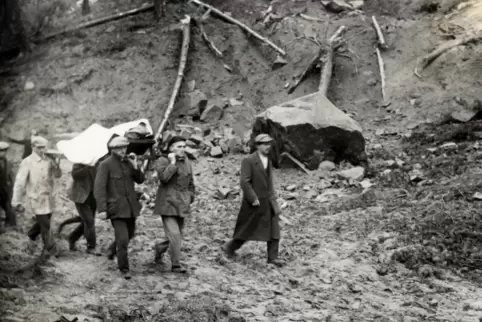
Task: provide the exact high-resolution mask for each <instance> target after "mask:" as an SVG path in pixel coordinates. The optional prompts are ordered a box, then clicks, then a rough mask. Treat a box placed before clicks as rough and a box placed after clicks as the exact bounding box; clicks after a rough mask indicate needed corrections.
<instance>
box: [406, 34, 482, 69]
mask: <svg viewBox="0 0 482 322" xmlns="http://www.w3.org/2000/svg"><path fill="white" fill-rule="evenodd" d="M480 39H482V33H481V32H479V33H477V34H475V35H474V34H471V35H466V36H464V37H462V38H460V39H455V40H452V41H449V42H446V43H444V44H443V45H441V46H439V47H437V48H436V49H435V50H434V51H432V52H431V53H430V54H428V55H426V56H425V57H422V59H420V60H419V61H418V62H417V67H415V71H414V74H415V75H416V76H417V77H419V78H422V76H421V75H420V74H419V72H421V71H422V70H423V69H424V68H425V67H427V66H428V65H430V64H431V63H432V62H433V61H434V60H435V59H437V58H438V57H439V56H440V55H442V54H443V53H445V52H446V51H448V50H450V49H452V48H454V47H457V46H461V45H465V44H468V43H470V42H473V41H476V40H480Z"/></svg>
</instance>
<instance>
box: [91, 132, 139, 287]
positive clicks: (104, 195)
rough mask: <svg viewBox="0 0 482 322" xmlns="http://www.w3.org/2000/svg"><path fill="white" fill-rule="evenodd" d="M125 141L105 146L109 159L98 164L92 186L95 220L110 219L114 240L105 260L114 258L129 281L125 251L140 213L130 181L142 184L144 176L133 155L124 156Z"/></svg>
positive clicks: (112, 140) (132, 183)
mask: <svg viewBox="0 0 482 322" xmlns="http://www.w3.org/2000/svg"><path fill="white" fill-rule="evenodd" d="M128 145H129V141H128V140H127V139H126V138H125V137H123V136H116V137H113V138H112V139H111V140H109V142H108V143H107V146H108V149H109V151H110V156H109V157H107V158H106V159H105V160H104V161H102V162H101V163H100V164H99V168H98V170H97V174H96V177H95V183H94V196H95V200H96V203H97V207H98V213H99V215H98V218H101V219H104V218H108V219H110V220H111V223H112V226H113V227H114V231H115V241H114V243H112V244H111V246H110V247H109V259H114V256H116V255H117V265H118V267H119V270H120V271H121V273H122V274H123V276H124V278H126V279H130V278H131V277H130V275H129V258H128V255H127V250H128V246H129V241H130V240H131V239H132V238H133V237H134V233H135V229H136V217H137V216H139V214H140V211H141V204H140V203H139V201H138V200H137V195H136V191H135V190H134V182H137V183H142V182H144V173H143V172H142V170H141V169H140V168H139V165H138V164H137V158H136V156H135V154H131V155H129V156H126V150H127V146H128Z"/></svg>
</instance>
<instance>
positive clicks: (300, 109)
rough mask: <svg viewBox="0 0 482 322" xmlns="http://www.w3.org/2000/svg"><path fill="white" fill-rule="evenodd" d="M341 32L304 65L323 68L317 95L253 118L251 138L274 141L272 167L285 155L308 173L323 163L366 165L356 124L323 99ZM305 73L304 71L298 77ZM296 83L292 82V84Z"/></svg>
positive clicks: (279, 106)
mask: <svg viewBox="0 0 482 322" xmlns="http://www.w3.org/2000/svg"><path fill="white" fill-rule="evenodd" d="M344 30H345V27H344V26H342V27H340V28H339V29H338V31H337V32H336V33H335V34H334V35H333V36H332V37H331V38H330V39H329V40H328V41H327V45H326V46H324V47H326V48H325V49H324V50H323V51H324V55H322V50H321V49H320V52H319V53H317V54H316V55H315V59H314V60H313V61H312V62H310V64H309V66H308V68H314V66H315V65H316V61H320V62H321V64H322V66H323V67H322V71H321V75H320V84H319V87H318V91H317V92H315V93H313V94H310V95H306V96H303V97H299V98H297V99H294V100H291V101H289V102H284V103H281V104H278V105H275V106H272V107H270V108H268V109H267V110H266V111H265V112H263V113H260V114H259V115H258V116H257V117H256V120H255V123H254V125H253V133H252V135H253V138H254V137H255V136H256V135H258V134H259V133H269V134H270V135H271V136H272V137H273V138H274V139H275V142H276V143H275V146H274V148H273V149H272V151H271V157H272V160H273V162H274V164H275V166H280V165H281V164H282V163H284V162H283V160H284V159H283V155H286V154H285V152H286V153H288V154H289V155H290V156H292V157H293V158H294V159H297V160H299V161H300V162H301V163H302V164H305V165H306V166H307V167H308V169H310V170H314V169H317V168H318V166H319V164H320V162H321V161H323V160H329V161H333V162H340V161H342V160H347V161H349V162H350V163H352V164H355V165H359V164H361V165H363V166H367V165H368V159H367V155H366V153H365V139H364V137H363V135H362V129H361V127H360V125H359V124H358V123H357V122H356V121H355V120H353V119H352V118H351V117H350V116H348V115H347V114H345V113H344V112H343V111H341V110H340V109H338V108H337V107H336V106H335V105H334V104H333V103H332V102H330V100H329V99H328V98H327V97H326V94H327V91H328V86H329V83H330V80H331V75H332V70H333V57H334V53H335V51H336V48H337V47H338V46H339V44H340V42H341V34H342V33H343V32H344ZM317 42H318V41H317ZM306 74H307V70H306V69H305V70H304V71H303V72H302V73H301V76H300V78H302V77H303V76H304V75H306ZM300 82H301V80H298V81H296V85H298V84H299V83H300ZM296 85H295V86H296Z"/></svg>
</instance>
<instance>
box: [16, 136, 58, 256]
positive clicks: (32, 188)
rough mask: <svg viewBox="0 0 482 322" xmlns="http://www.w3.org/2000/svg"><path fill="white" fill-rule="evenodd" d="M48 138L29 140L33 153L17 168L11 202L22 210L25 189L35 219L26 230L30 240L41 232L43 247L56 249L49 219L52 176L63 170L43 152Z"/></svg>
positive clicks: (54, 176)
mask: <svg viewBox="0 0 482 322" xmlns="http://www.w3.org/2000/svg"><path fill="white" fill-rule="evenodd" d="M47 144H48V141H47V140H46V139H45V138H43V137H40V136H37V137H34V138H33V139H32V147H33V152H32V154H31V155H29V156H28V157H26V158H25V159H23V161H22V163H20V167H19V169H18V173H17V177H16V179H15V184H14V188H13V197H12V205H13V206H14V207H16V208H17V209H19V210H20V211H22V208H24V207H23V204H24V200H23V199H24V195H25V192H26V196H27V200H28V202H29V203H30V208H31V209H32V212H33V213H34V214H35V218H36V222H35V224H34V225H33V226H32V228H31V229H30V230H29V231H28V236H29V238H30V239H32V240H35V239H37V237H38V235H42V240H43V243H44V250H46V251H48V252H52V251H54V250H55V242H54V241H53V238H52V235H51V230H50V221H51V217H52V212H53V210H54V196H53V190H54V178H60V177H61V175H62V172H61V170H60V166H59V163H58V161H55V160H54V159H52V158H50V157H48V156H47V155H46V154H45V149H46V147H47Z"/></svg>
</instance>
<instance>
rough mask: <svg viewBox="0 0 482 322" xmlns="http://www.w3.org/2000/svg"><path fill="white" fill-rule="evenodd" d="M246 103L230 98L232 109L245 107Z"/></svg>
mask: <svg viewBox="0 0 482 322" xmlns="http://www.w3.org/2000/svg"><path fill="white" fill-rule="evenodd" d="M243 104H244V103H243V102H242V101H238V100H237V99H235V98H230V99H229V105H231V106H232V107H236V106H241V105H243Z"/></svg>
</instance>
